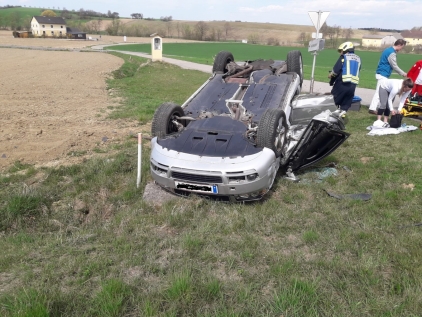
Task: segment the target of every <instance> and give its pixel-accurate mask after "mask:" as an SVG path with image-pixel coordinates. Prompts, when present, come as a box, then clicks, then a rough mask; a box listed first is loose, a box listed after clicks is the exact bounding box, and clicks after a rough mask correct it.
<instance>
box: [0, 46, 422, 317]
mask: <svg viewBox="0 0 422 317" xmlns="http://www.w3.org/2000/svg"><path fill="white" fill-rule="evenodd" d="M283 56H284V54H283ZM122 58H124V59H125V64H124V65H123V67H122V69H121V70H119V71H116V72H115V73H114V76H115V78H114V79H111V80H110V81H109V83H108V85H109V87H110V88H111V89H114V90H118V91H120V94H121V96H122V97H125V98H126V102H125V103H124V105H122V107H121V108H119V109H117V111H118V114H117V116H119V117H130V118H140V119H141V120H142V121H147V120H148V119H151V117H152V113H153V111H154V109H155V108H156V107H157V106H158V105H159V104H160V103H162V102H163V101H169V100H171V101H175V102H177V103H181V102H182V101H183V100H184V99H185V98H187V97H188V96H189V95H190V94H191V93H192V91H194V90H195V89H196V87H198V86H199V85H200V84H201V83H202V82H203V81H204V80H205V78H206V77H207V75H206V74H203V73H200V72H196V71H187V70H181V69H179V68H177V67H175V66H172V65H167V64H165V63H149V64H145V63H146V60H145V59H141V58H135V57H132V58H129V56H126V55H123V56H122ZM349 115H350V120H349V121H350V123H349V125H348V127H347V130H348V132H350V133H352V135H351V137H350V138H349V139H348V140H347V141H346V142H345V144H344V145H342V146H341V147H340V148H339V149H338V150H337V151H336V152H335V153H333V154H332V155H330V156H329V157H328V158H327V159H325V160H324V161H323V162H320V163H319V164H318V166H319V167H322V166H326V165H327V164H329V163H336V164H337V172H338V175H337V176H331V177H329V178H326V179H325V180H323V181H321V182H319V181H317V177H316V176H315V173H314V172H311V170H308V171H307V173H305V174H302V175H299V176H301V177H302V178H303V179H307V181H306V182H305V181H304V182H300V183H292V182H290V181H288V180H286V179H284V178H281V177H280V178H278V179H277V180H276V183H275V187H274V189H273V190H272V191H271V192H270V194H269V195H268V197H267V198H266V199H265V200H264V201H261V202H257V203H252V204H238V205H227V204H219V203H214V202H211V201H207V200H202V199H199V198H195V197H192V198H190V199H179V198H175V199H174V200H173V201H170V202H167V203H165V204H163V205H162V206H157V207H154V206H151V205H149V204H147V203H146V202H144V201H143V200H142V192H143V188H144V186H145V185H146V183H147V181H148V179H149V176H147V175H148V169H149V162H148V151H149V149H148V144H147V143H145V144H144V152H145V153H144V156H143V175H146V177H145V178H144V179H143V182H142V185H141V188H140V189H137V188H136V186H135V181H136V153H137V148H136V141H134V140H133V139H129V138H128V140H127V142H123V143H122V144H121V145H120V146H118V147H113V148H110V149H109V152H106V153H103V154H102V156H101V157H99V158H97V159H92V160H89V161H87V162H85V163H84V164H82V165H76V166H68V167H65V166H62V167H58V168H40V169H35V168H34V167H31V166H26V165H22V164H19V163H18V162H17V163H16V164H15V166H14V167H13V168H11V169H10V170H9V171H8V172H7V173H3V174H1V176H0V213H1V233H2V235H1V240H0V249H1V250H2V252H1V255H0V272H1V273H0V277H1V279H0V314H1V315H2V316H31V317H38V316H101V317H103V316H221V317H223V316H224V317H226V316H254V317H256V316H285V317H288V316H311V317H312V316H368V317H369V316H371V317H378V316H379V317H381V316H390V317H391V316H406V317H410V316H415V317H416V316H420V312H421V311H422V275H421V272H422V266H421V263H422V253H421V252H420V250H421V247H422V245H421V241H422V232H421V229H420V227H417V226H414V224H415V223H420V222H421V215H420V206H421V195H422V189H421V188H422V177H421V176H422V167H421V164H420V157H421V156H422V150H421V149H420V147H418V146H415V145H417V144H419V142H420V138H421V132H420V131H416V132H414V133H403V134H399V135H394V136H384V137H369V136H367V135H366V133H367V131H366V129H365V128H366V127H367V126H368V125H370V124H371V123H372V121H373V120H374V118H373V117H372V116H369V115H368V114H367V113H365V111H363V110H362V111H361V112H351V113H350V114H349ZM404 121H405V122H406V123H408V124H412V123H414V122H412V121H411V120H410V119H405V120H404ZM116 151H117V152H118V154H112V153H115V152H116ZM412 186H414V189H413V187H412ZM324 190H330V191H333V192H335V193H338V194H348V193H362V192H365V193H371V194H372V199H371V200H369V201H358V200H351V199H346V200H337V199H334V198H331V197H329V196H328V195H327V194H326V193H325V191H324Z"/></svg>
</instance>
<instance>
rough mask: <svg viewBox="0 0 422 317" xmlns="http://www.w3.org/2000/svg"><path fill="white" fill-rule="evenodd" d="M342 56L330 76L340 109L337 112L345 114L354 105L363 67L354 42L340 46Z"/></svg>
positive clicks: (341, 114)
mask: <svg viewBox="0 0 422 317" xmlns="http://www.w3.org/2000/svg"><path fill="white" fill-rule="evenodd" d="M338 52H339V53H340V57H339V59H338V60H337V62H336V64H335V65H334V67H333V70H332V71H331V72H330V75H329V76H328V77H329V78H330V86H333V89H332V90H331V93H332V95H333V97H334V102H335V104H336V106H337V107H338V110H336V111H334V113H335V114H337V115H339V116H343V117H344V115H345V114H346V112H347V110H349V108H350V107H351V105H352V102H353V97H354V96H355V90H356V86H357V85H358V84H359V71H360V68H361V61H360V57H359V56H357V55H356V54H355V49H354V46H353V43H352V42H344V43H342V44H341V45H340V46H339V48H338Z"/></svg>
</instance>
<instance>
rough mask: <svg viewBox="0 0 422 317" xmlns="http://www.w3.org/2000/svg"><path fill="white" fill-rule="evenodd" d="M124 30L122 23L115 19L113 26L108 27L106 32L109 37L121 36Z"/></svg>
mask: <svg viewBox="0 0 422 317" xmlns="http://www.w3.org/2000/svg"><path fill="white" fill-rule="evenodd" d="M121 28H122V25H121V22H120V20H119V19H113V21H112V22H111V24H110V25H109V26H108V27H107V29H106V32H107V33H108V35H119V33H120V30H121Z"/></svg>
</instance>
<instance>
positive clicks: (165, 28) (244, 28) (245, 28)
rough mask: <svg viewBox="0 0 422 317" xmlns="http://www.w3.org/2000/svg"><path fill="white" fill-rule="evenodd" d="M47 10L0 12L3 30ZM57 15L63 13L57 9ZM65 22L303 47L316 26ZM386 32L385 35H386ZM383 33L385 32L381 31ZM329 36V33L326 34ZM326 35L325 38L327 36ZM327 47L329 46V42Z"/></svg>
mask: <svg viewBox="0 0 422 317" xmlns="http://www.w3.org/2000/svg"><path fill="white" fill-rule="evenodd" d="M44 9H45V8H26V7H13V8H1V9H0V29H17V30H23V29H28V28H29V27H30V25H29V23H30V19H31V17H32V16H34V15H40V14H41V12H42V11H43V10H44ZM53 11H55V12H56V14H57V15H58V16H60V15H62V12H63V11H62V10H58V9H56V10H54V9H53ZM67 12H70V13H71V14H68V15H67V17H68V18H67V19H66V22H67V24H68V25H70V26H73V27H78V28H80V29H81V30H83V31H85V32H87V33H91V34H93V33H102V34H110V35H127V36H141V37H145V36H149V35H150V34H152V33H159V34H160V35H162V36H163V37H170V38H185V39H192V40H206V41H236V42H239V41H241V40H244V39H246V40H248V42H250V43H257V44H258V43H259V44H269V45H286V46H303V45H305V44H306V43H307V42H308V41H309V40H310V39H311V35H312V33H313V32H315V28H314V26H313V25H312V24H311V22H310V21H309V25H293V24H282V23H258V22H242V21H217V20H215V21H182V20H173V21H169V22H164V21H161V20H158V19H157V20H138V19H129V18H120V19H116V20H112V19H107V18H104V17H101V18H98V17H89V16H84V17H83V19H82V18H80V17H78V15H77V13H78V12H75V11H67ZM351 31H352V32H351V33H352V34H351V37H350V38H351V40H353V41H357V42H360V40H361V39H362V36H363V35H365V34H367V33H368V31H366V30H358V29H352V30H351ZM345 32H346V30H343V29H340V30H339V33H338V37H339V39H338V40H337V41H332V42H331V43H330V44H329V45H332V46H336V43H337V42H338V41H342V40H343V37H344V36H345ZM384 33H385V32H384ZM379 34H383V32H379ZM325 35H326V34H325ZM325 35H324V36H325ZM327 44H328V43H327Z"/></svg>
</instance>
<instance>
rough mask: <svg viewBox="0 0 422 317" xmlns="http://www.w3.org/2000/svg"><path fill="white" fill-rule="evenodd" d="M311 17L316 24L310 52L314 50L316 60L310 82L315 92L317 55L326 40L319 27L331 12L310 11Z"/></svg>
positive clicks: (311, 88) (311, 90) (312, 90)
mask: <svg viewBox="0 0 422 317" xmlns="http://www.w3.org/2000/svg"><path fill="white" fill-rule="evenodd" d="M308 14H309V17H310V18H311V21H312V23H313V24H314V25H315V29H316V34H315V40H312V41H310V42H309V46H308V52H312V55H314V61H313V63H312V74H311V83H310V91H309V92H310V93H313V92H314V72H315V62H316V56H317V55H318V53H317V52H318V51H321V50H323V49H324V44H325V40H324V39H322V34H321V35H320V33H319V29H320V28H321V26H322V25H323V24H324V22H325V20H327V17H328V15H329V14H330V12H329V11H325V12H323V11H308Z"/></svg>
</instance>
